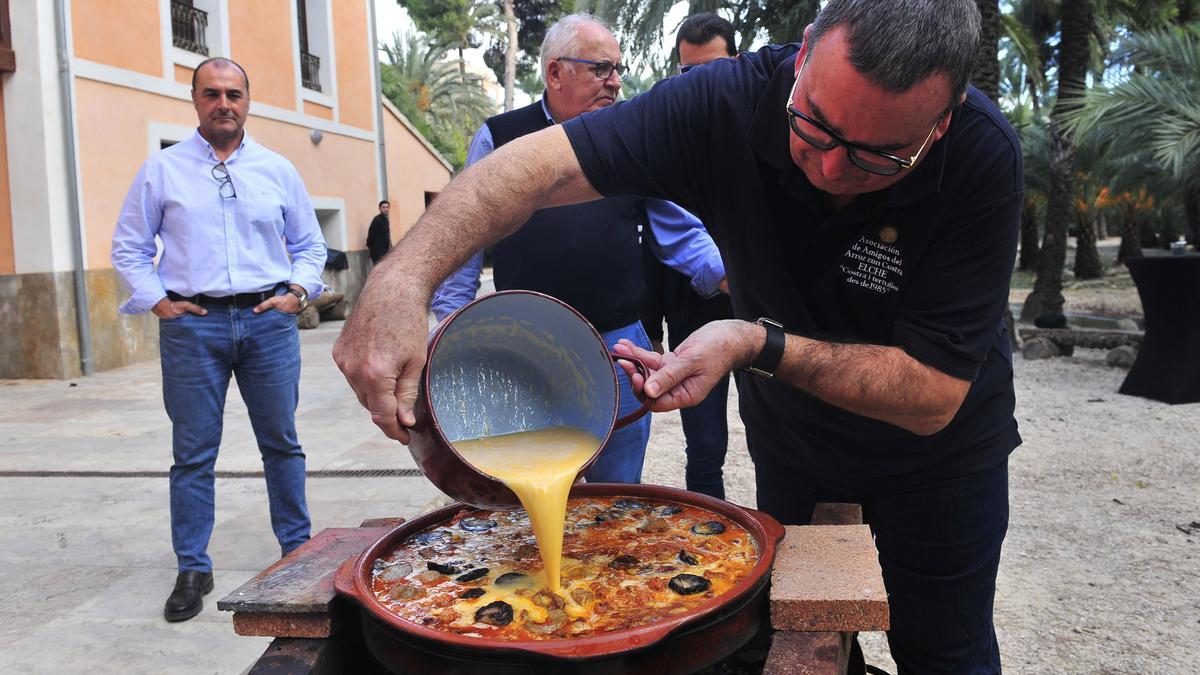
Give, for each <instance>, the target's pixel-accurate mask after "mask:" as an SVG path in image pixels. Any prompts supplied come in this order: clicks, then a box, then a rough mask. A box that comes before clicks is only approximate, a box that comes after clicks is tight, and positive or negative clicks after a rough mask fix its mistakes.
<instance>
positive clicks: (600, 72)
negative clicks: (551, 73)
mask: <svg viewBox="0 0 1200 675" xmlns="http://www.w3.org/2000/svg"><path fill="white" fill-rule="evenodd" d="M554 60H555V61H571V62H572V63H585V64H587V65H589V66H591V68H588V70H590V71H592V73H594V74H595V75H596V77H598V78H600V79H602V80H607V79H608V78H610V77H612V74H613V71H616V73H617V79H619V80H624V79H625V73H628V72H629V66H627V65H624V64H621V63H613V62H612V61H592V60H591V59H576V58H573V57H570V56H560V57H558V58H557V59H554Z"/></svg>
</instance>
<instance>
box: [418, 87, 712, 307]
mask: <svg viewBox="0 0 1200 675" xmlns="http://www.w3.org/2000/svg"><path fill="white" fill-rule="evenodd" d="M542 111H543V112H545V113H546V120H547V121H548V122H550V124H555V121H554V118H553V117H552V116H551V115H550V109H549V108H547V107H546V99H545V97H543V98H542ZM493 150H495V142H494V141H493V139H492V131H491V129H489V128H488V125H487V124H484V125H483V126H482V127H480V128H479V131H477V132H475V137H474V138H473V139H471V146H470V147H469V148H467V161H466V165H467V166H470V165H472V164H474V163H475V162H478V161H479V160H481V159H483V158H484V157H487V156H488V155H489V154H491V152H492V151H493ZM645 201H646V216H647V218H648V219H649V221H650V228H651V229H652V230H653V231H654V237H653V239H652V240H651V242H652V244H653V245H652V246H651V251H653V253H654V255H655V257H657V258H658V259H659V260H660V261H661V262H662V263H663V264H664V265H666V266H668V267H670V268H671V269H674V270H675V271H676V272H679V273H680V274H683V275H684V276H686V277H688V278H689V279H690V280H691V285H692V288H694V289H696V292H697V293H699V294H700V295H703V296H704V297H710V296H713V295H715V294H717V293H719V292H720V290H719V288H718V286H719V285H720V284H721V280H722V279H724V278H725V264H724V263H723V262H722V261H721V253H720V251H718V250H717V245H716V244H715V243H714V242H713V240H712V236H711V235H709V234H708V230H706V229H704V224H703V223H701V222H700V221H699V220H698V219H697V218H696V217H695V216H693V215H692V214H691V213H688V212H687V211H685V210H684V209H681V208H679V207H678V206H676V205H675V204H673V203H671V202H668V201H665V200H662V199H647V200H645ZM634 264H639V265H640V264H641V263H640V261H635V263H634ZM482 271H483V251H480V252H478V253H476V254H475V255H473V256H471V258H470V259H469V260H467V262H466V264H464V265H463V266H462V267H460V268H459V269H458V270H457V271H455V272H454V273H453V274H451V275H450V276H449V277H448V278H447V279H446V280H445V281H444V282H442V285H441V286H439V287H438V289H437V291H436V292H434V294H433V303H432V309H433V315H434V316H435V317H437V320H438V321H441V320H442V319H445V318H446V317H448V316H450V315H451V314H453V313H454V312H455V311H456V310H457V309H458V308H459V307H462V306H463V305H465V304H467V303H468V302H470V301H472V300H474V299H475V294H476V293H477V292H479V275H480V274H481V273H482Z"/></svg>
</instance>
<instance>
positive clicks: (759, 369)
mask: <svg viewBox="0 0 1200 675" xmlns="http://www.w3.org/2000/svg"><path fill="white" fill-rule="evenodd" d="M754 323H756V324H758V325H760V326H762V327H763V328H766V329H767V342H766V344H764V345H763V348H762V351H760V352H759V353H758V358H756V359H754V361H753V362H752V363H751V364H750V365H749V366H748V367H747V368H746V370H748V371H750V372H751V373H754V374H755V375H758V376H759V377H774V376H775V369H776V368H778V367H779V362H780V361H782V360H783V347H784V345H785V344H786V343H787V337H786V336H785V335H784V333H783V324H781V323H779V322H778V321H775V320H773V319H768V318H767V317H765V316H763V317H759V319H758V321H755V322H754Z"/></svg>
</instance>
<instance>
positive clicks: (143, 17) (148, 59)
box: [71, 0, 240, 77]
mask: <svg viewBox="0 0 1200 675" xmlns="http://www.w3.org/2000/svg"><path fill="white" fill-rule="evenodd" d="M231 4H240V3H231ZM158 11H159V3H158V2H157V0H121V1H120V2H113V1H112V0H73V2H72V3H71V33H72V35H73V38H74V42H75V56H77V57H79V58H81V59H87V60H89V61H96V62H97V63H103V64H107V65H110V66H116V67H117V68H125V69H128V70H135V71H137V72H139V73H145V74H147V75H154V76H156V77H161V76H162V75H163V72H162V70H163V57H162V54H163V53H162V40H161V39H159V35H160V30H159V26H160V23H159V16H158ZM147 38H149V39H147Z"/></svg>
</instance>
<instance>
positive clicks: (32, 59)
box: [3, 0, 86, 274]
mask: <svg viewBox="0 0 1200 675" xmlns="http://www.w3.org/2000/svg"><path fill="white" fill-rule="evenodd" d="M67 11H70V6H69V3H68V7H67ZM9 12H10V18H11V20H12V28H13V31H12V32H13V35H12V41H13V51H14V52H16V54H17V69H16V72H14V73H12V74H11V75H7V76H5V78H4V85H3V86H4V118H5V135H6V138H7V140H8V175H9V191H10V193H11V195H12V221H13V257H14V259H15V267H16V273H17V274H30V273H38V272H61V271H68V270H71V269H73V268H74V262H73V258H72V244H71V219H70V210H69V208H68V205H69V195H68V191H67V185H68V183H67V167H66V154H65V145H66V144H65V139H64V138H63V118H62V116H63V112H64V111H63V102H62V97H61V96H60V89H59V79H58V59H57V47H56V44H57V43H56V40H55V27H56V26H57V25H58V18H57V16H56V15H55V11H54V0H26V1H20V0H18V2H13V3H9ZM85 247H86V242H85ZM85 250H86V248H85Z"/></svg>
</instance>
